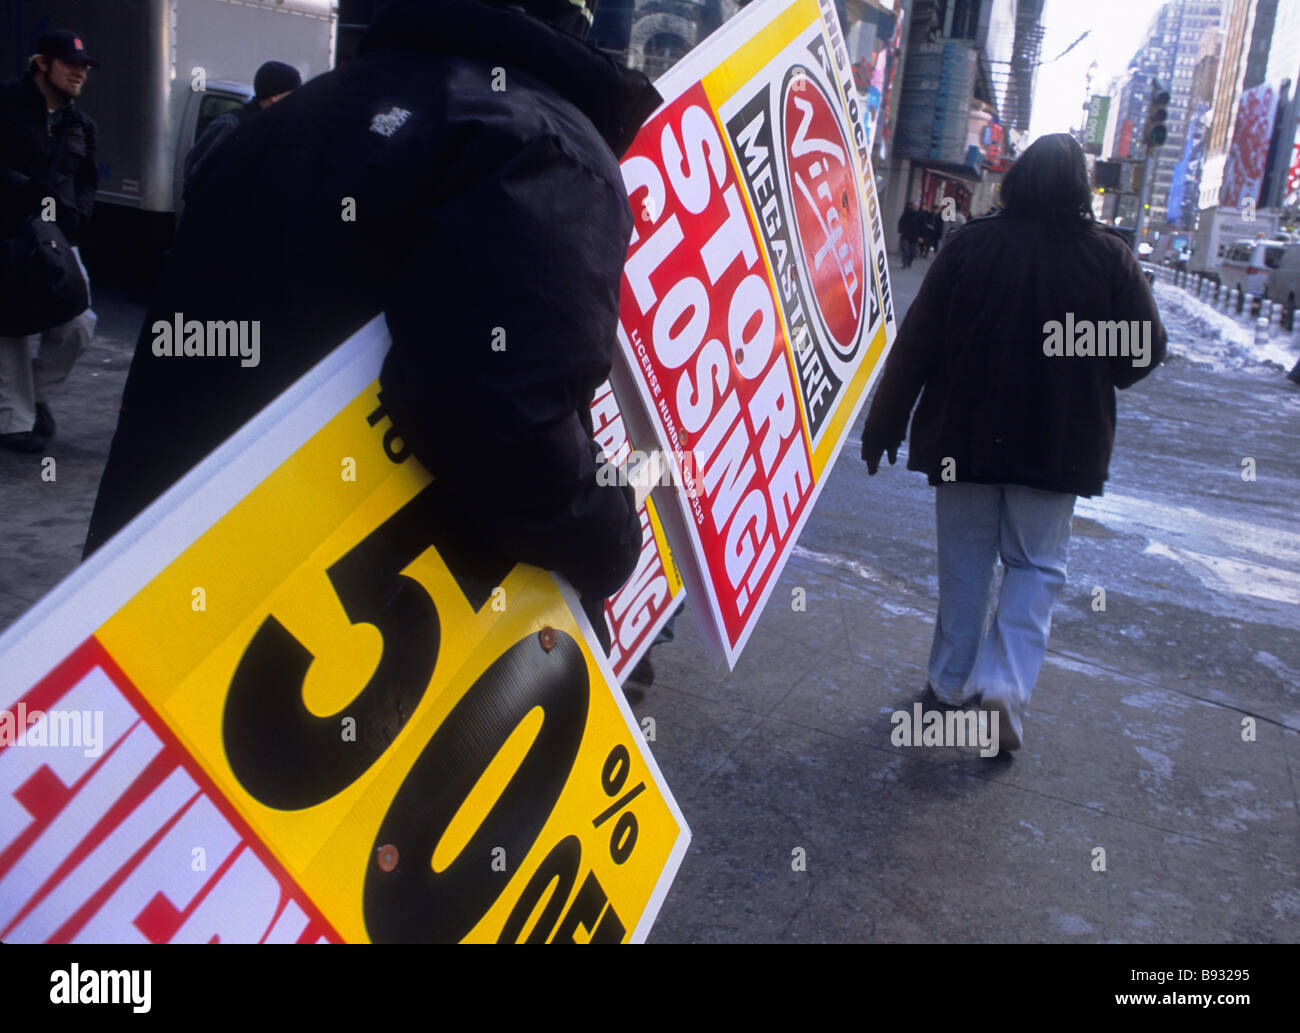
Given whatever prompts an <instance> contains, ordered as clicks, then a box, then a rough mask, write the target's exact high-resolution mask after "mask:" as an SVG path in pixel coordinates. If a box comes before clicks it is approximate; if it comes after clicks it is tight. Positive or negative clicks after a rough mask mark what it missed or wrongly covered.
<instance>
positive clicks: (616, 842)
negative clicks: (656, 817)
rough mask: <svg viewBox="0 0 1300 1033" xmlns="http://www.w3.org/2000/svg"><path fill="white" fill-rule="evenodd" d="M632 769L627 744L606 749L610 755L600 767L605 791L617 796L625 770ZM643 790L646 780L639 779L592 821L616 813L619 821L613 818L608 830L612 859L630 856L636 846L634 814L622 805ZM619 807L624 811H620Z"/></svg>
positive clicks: (598, 821) (620, 860) (598, 822)
mask: <svg viewBox="0 0 1300 1033" xmlns="http://www.w3.org/2000/svg"><path fill="white" fill-rule="evenodd" d="M631 770H632V759H631V758H630V757H629V756H628V753H627V747H626V746H624V745H623V744H622V743H619V744H618V745H617V746H615V747H614V748H613V749H612V750H610V751H609V756H608V757H606V758H605V766H604V767H603V768H601V772H600V784H601V786H602V787H603V788H604V790H605V795H606V796H618V793H619V792H620V790H622V788H623V783H625V782H626V781H627V773H628V772H629V771H631ZM644 791H645V783H644V782H638V783H637V784H636V785H635V786H633V787H632V788H631V789H629V790H628V791H627V792H626V793H624V794H623V795H622V796H621V797H619V798H618V799H617V800H615V801H614V802H613V803H612V804H610V805H609V806H608V807H607V808H605V810H604V811H602V812H601V813H600V815H599V816H598V817H597V818H596V819H595V820H594V821H592V823H591V824H592V825H593V826H594V827H596V828H600V827H601V826H602V825H604V824H605V822H607V821H609V819H610V818H612V817H613V816H614V815H615V814H618V816H619V817H618V821H616V822H614V830H613V831H612V832H611V833H610V834H609V856H610V857H612V858H613V859H614V863H615V864H622V863H623V862H624V861H626V860H627V859H628V858H629V857H631V856H632V849H633V847H635V846H636V834H637V824H636V815H635V814H633V813H632V812H631V811H625V810H624V808H625V807H627V806H628V805H629V804H630V803H631V802H632V801H633V800H635V799H636V798H637V796H638V795H639V794H641V793H643V792H644ZM620 811H623V813H622V814H619V812H620Z"/></svg>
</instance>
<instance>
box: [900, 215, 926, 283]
mask: <svg viewBox="0 0 1300 1033" xmlns="http://www.w3.org/2000/svg"><path fill="white" fill-rule="evenodd" d="M921 230H922V225H921V213H920V212H918V211H917V210H916V205H914V204H913V203H912V202H911V201H908V202H907V205H906V207H905V208H904V209H903V214H902V215H900V216H899V217H898V250H899V253H900V254H901V255H902V257H903V268H904V269H910V268H912V262H914V261H915V260H916V242H917V240H918V239H919V238H920V236H921Z"/></svg>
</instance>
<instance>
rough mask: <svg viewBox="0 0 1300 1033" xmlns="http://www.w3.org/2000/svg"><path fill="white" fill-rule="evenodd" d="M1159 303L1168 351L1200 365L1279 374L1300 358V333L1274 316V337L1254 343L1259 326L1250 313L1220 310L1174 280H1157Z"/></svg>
mask: <svg viewBox="0 0 1300 1033" xmlns="http://www.w3.org/2000/svg"><path fill="white" fill-rule="evenodd" d="M1155 295H1156V304H1157V305H1159V307H1160V321H1161V322H1162V323H1164V325H1165V330H1166V332H1168V334H1169V354H1170V355H1171V356H1176V357H1177V358H1179V359H1182V360H1184V361H1186V362H1188V363H1189V364H1191V365H1193V366H1195V367H1197V368H1198V369H1212V370H1228V369H1231V370H1245V371H1247V372H1257V373H1268V374H1270V375H1272V374H1275V373H1276V372H1277V370H1278V369H1279V368H1280V369H1282V370H1283V371H1285V370H1289V369H1290V368H1291V367H1292V366H1293V365H1295V361H1296V359H1297V358H1300V333H1296V334H1292V333H1288V332H1287V331H1285V330H1280V329H1278V326H1277V317H1276V315H1274V321H1273V326H1272V327H1271V328H1270V330H1269V334H1270V337H1269V340H1268V341H1267V342H1266V343H1264V344H1261V345H1258V346H1257V345H1256V344H1255V329H1254V325H1253V322H1252V320H1251V319H1250V317H1249V315H1248V313H1249V312H1250V308H1249V302H1247V308H1246V310H1245V311H1244V312H1243V313H1242V315H1240V316H1237V315H1236V313H1235V312H1234V313H1233V314H1231V315H1230V314H1228V313H1226V312H1219V311H1218V310H1216V309H1215V308H1213V307H1212V306H1211V305H1208V304H1206V303H1205V302H1204V301H1201V300H1199V299H1198V298H1195V297H1193V296H1192V295H1191V294H1189V293H1188V292H1187V291H1185V290H1183V289H1181V288H1179V287H1175V286H1173V285H1172V284H1168V283H1164V282H1157V283H1156V285H1155Z"/></svg>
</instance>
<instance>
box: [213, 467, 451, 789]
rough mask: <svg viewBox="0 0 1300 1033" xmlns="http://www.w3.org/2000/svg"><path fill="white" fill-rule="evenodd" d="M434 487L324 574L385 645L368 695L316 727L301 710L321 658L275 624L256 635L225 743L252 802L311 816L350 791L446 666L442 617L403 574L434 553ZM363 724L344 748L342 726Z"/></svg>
mask: <svg viewBox="0 0 1300 1033" xmlns="http://www.w3.org/2000/svg"><path fill="white" fill-rule="evenodd" d="M432 487H433V485H429V486H428V487H427V488H425V490H424V491H422V492H421V493H420V494H419V495H417V496H415V498H413V499H412V500H411V501H410V502H408V503H407V504H406V505H404V506H403V507H402V508H401V509H399V510H398V511H397V512H396V513H394V514H393V515H392V516H391V517H389V518H388V519H387V520H385V521H384V522H383V523H382V524H380V525H379V526H378V527H377V528H375V529H374V530H373V531H372V532H371V533H370V534H368V535H367V536H366V537H365V538H364V539H362V541H360V542H359V543H357V545H356V546H355V547H353V548H352V549H350V550H349V551H348V552H347V554H346V555H344V556H343V557H342V558H340V559H339V560H338V561H336V562H335V563H334V564H333V565H332V566H330V567H329V569H328V570H327V571H326V574H327V576H328V577H329V579H330V583H331V584H332V585H333V586H334V591H335V592H336V593H337V594H338V597H339V602H341V603H342V605H343V612H344V613H346V614H347V615H348V619H349V620H350V621H351V622H352V623H353V624H371V625H373V626H374V627H375V628H377V629H378V630H379V633H380V635H382V636H383V643H384V644H383V653H382V654H381V656H380V658H379V665H378V666H377V667H376V668H375V672H374V674H373V675H371V677H370V680H369V681H368V682H367V683H366V687H365V688H364V689H362V690H361V693H360V694H359V695H358V696H357V697H356V698H354V699H353V700H352V701H351V702H350V703H348V704H347V705H346V706H345V707H343V709H341V710H339V711H338V712H337V713H334V714H330V715H327V716H325V717H317V716H316V715H315V714H313V713H311V712H310V711H309V710H308V709H307V707H306V705H305V704H304V702H303V685H304V684H305V682H306V679H307V671H308V669H309V668H310V667H311V665H312V662H313V660H314V659H315V657H314V656H313V655H312V653H311V652H310V651H309V650H308V649H307V648H306V647H305V646H304V645H303V644H302V643H301V642H299V641H298V639H297V638H296V637H294V635H293V633H292V632H291V631H289V630H288V629H287V628H286V627H285V626H284V625H283V624H281V623H280V622H279V621H278V620H276V618H275V617H274V616H273V615H272V616H268V617H267V618H266V619H265V620H264V621H262V624H261V626H260V627H259V628H258V629H257V632H256V634H254V635H253V639H252V641H251V642H250V643H249V644H248V648H247V649H245V650H244V655H243V656H242V657H241V658H240V660H239V664H238V666H237V667H236V668H235V673H234V676H233V677H232V678H231V680H230V692H229V694H228V695H227V697H226V707H225V714H224V715H223V718H222V739H223V742H224V744H225V747H226V756H227V758H228V759H229V761H230V768H231V770H232V771H233V772H234V773H235V777H236V778H237V779H239V783H240V785H242V786H243V787H244V788H245V789H246V790H247V791H248V792H249V793H251V794H252V795H253V796H254V797H256V798H257V799H258V800H260V801H261V802H262V803H264V804H266V806H268V807H275V808H279V809H281V810H299V809H301V808H304V807H311V806H314V805H315V804H318V803H320V802H321V801H323V800H328V799H329V798H330V797H331V796H334V795H335V794H336V793H339V792H341V791H342V790H344V789H346V788H347V787H348V786H349V785H351V784H352V783H353V782H355V781H356V780H357V779H358V778H360V777H361V776H362V775H363V774H364V773H365V771H366V769H367V768H369V767H370V765H371V764H373V763H374V762H375V761H376V760H377V759H378V758H379V756H380V755H381V754H382V753H383V752H384V750H386V749H387V748H388V746H389V744H390V743H392V741H393V740H394V739H395V738H396V737H397V733H398V732H400V731H401V730H402V726H403V725H404V724H406V721H407V719H408V718H409V717H410V716H411V714H412V713H413V712H414V711H415V707H416V704H418V703H419V702H420V698H421V697H422V696H423V695H424V692H425V689H426V688H428V685H429V681H430V679H431V678H432V676H433V668H434V664H435V662H436V661H437V658H438V645H439V640H440V627H439V621H438V611H437V608H436V607H435V606H434V605H433V600H432V599H431V598H429V593H428V592H426V591H425V590H424V588H423V587H422V586H421V585H420V584H419V583H418V582H416V581H414V580H412V579H411V578H409V577H406V576H404V575H403V574H402V573H401V571H402V569H403V568H404V567H406V565H407V564H409V563H410V562H411V561H412V560H414V559H415V558H416V557H417V556H419V555H420V553H422V552H424V550H425V549H427V548H428V547H429V544H430V530H431V526H430V525H431V523H432V522H433V521H432V520H431V519H430V518H431V513H430V509H431V501H432V497H433V496H432V492H431V489H432ZM345 716H346V717H351V718H354V719H355V721H356V728H355V731H356V741H355V742H352V741H345V739H344V736H343V724H342V718H343V717H345Z"/></svg>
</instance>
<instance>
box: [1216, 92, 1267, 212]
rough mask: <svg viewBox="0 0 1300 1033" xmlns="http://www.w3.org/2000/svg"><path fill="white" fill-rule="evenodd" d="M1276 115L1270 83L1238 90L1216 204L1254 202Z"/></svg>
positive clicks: (1259, 186) (1259, 185) (1262, 175)
mask: <svg viewBox="0 0 1300 1033" xmlns="http://www.w3.org/2000/svg"><path fill="white" fill-rule="evenodd" d="M1276 115H1277V87H1276V86H1275V85H1274V84H1273V83H1261V84H1260V85H1259V86H1255V87H1252V88H1251V89H1249V90H1246V91H1244V92H1243V93H1242V95H1241V103H1240V104H1239V105H1238V106H1237V121H1236V124H1235V125H1234V126H1233V130H1232V146H1231V147H1230V148H1229V150H1228V157H1227V163H1226V165H1225V167H1224V170H1223V187H1222V189H1221V190H1220V193H1219V204H1221V205H1228V206H1230V207H1232V208H1240V207H1241V206H1242V205H1243V204H1245V203H1246V200H1247V198H1250V199H1252V200H1253V201H1254V202H1255V203H1256V204H1257V205H1258V203H1259V191H1260V188H1261V187H1262V186H1263V183H1264V166H1265V163H1266V162H1267V161H1268V145H1269V141H1270V140H1271V139H1272V138H1273V121H1274V118H1275V117H1276Z"/></svg>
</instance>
